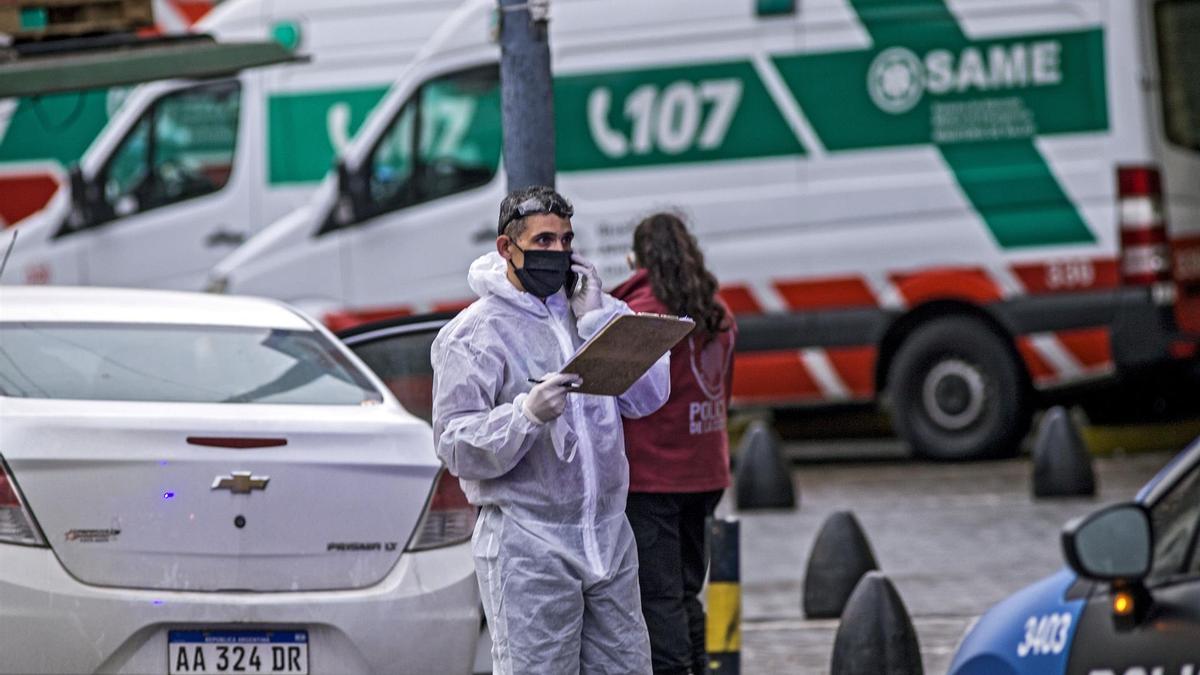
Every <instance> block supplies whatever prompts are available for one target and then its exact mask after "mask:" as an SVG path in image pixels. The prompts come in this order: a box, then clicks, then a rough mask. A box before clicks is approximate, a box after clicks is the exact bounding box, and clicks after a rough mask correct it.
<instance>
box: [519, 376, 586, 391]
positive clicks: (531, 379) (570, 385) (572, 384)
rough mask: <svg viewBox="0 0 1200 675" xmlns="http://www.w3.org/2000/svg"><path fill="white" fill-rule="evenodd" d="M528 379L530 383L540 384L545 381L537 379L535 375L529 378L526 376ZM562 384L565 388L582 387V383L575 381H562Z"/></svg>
mask: <svg viewBox="0 0 1200 675" xmlns="http://www.w3.org/2000/svg"><path fill="white" fill-rule="evenodd" d="M528 380H529V382H530V384H541V383H543V382H545V380H539V379H537V378H536V377H530V378H528ZM562 386H564V387H566V388H567V389H578V388H580V387H582V386H583V385H582V384H577V383H575V382H564V383H563V384H562Z"/></svg>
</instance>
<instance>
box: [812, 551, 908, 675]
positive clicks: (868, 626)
mask: <svg viewBox="0 0 1200 675" xmlns="http://www.w3.org/2000/svg"><path fill="white" fill-rule="evenodd" d="M863 673H871V675H923V674H924V668H923V667H922V665H921V648H920V645H919V643H918V642H917V632H916V630H914V629H913V625H912V620H911V619H909V618H908V610H906V609H905V608H904V601H903V600H901V599H900V594H899V593H897V592H896V589H895V587H894V586H892V582H891V581H888V578H887V577H886V576H884V574H883V573H882V572H868V573H867V575H866V576H864V577H863V578H862V581H859V582H858V586H857V587H855V589H854V593H852V594H851V595H850V600H849V601H848V602H847V603H846V610H845V611H844V612H842V621H841V623H840V624H839V625H838V630H837V635H835V636H834V638H833V659H832V663H831V664H830V675H862V674H863Z"/></svg>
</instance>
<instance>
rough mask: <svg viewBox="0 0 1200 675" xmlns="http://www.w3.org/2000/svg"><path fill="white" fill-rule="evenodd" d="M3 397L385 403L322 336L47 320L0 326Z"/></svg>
mask: <svg viewBox="0 0 1200 675" xmlns="http://www.w3.org/2000/svg"><path fill="white" fill-rule="evenodd" d="M0 394H3V395H4V396H12V397H20V398H49V399H76V400H95V401H161V402H180V403H271V404H296V405H364V404H370V403H378V402H381V401H382V400H383V397H382V395H381V394H380V393H379V391H377V390H376V389H375V387H373V386H372V384H371V381H370V380H368V379H367V378H366V377H365V376H364V375H363V374H362V372H361V371H360V370H359V369H358V367H356V366H355V364H354V363H353V362H351V361H350V360H348V359H347V358H346V357H345V356H344V355H343V354H342V353H341V352H340V351H338V349H337V348H336V347H335V346H334V345H333V344H332V343H331V342H330V341H329V340H328V339H327V338H325V337H324V336H323V335H321V334H320V333H317V332H316V331H306V330H281V329H273V328H249V327H240V326H238V327H223V326H180V325H160V324H79V323H77V324H66V323H41V322H36V323H35V322H29V323H22V322H7V323H0Z"/></svg>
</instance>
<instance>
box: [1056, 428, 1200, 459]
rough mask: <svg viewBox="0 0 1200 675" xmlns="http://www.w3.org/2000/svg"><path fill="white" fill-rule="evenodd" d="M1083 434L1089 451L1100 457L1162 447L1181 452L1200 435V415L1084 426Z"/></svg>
mask: <svg viewBox="0 0 1200 675" xmlns="http://www.w3.org/2000/svg"><path fill="white" fill-rule="evenodd" d="M1080 435H1082V436H1083V442H1084V443H1085V444H1087V447H1088V451H1089V452H1090V453H1091V454H1093V455H1096V456H1098V457H1108V456H1110V455H1114V454H1118V453H1140V452H1156V451H1161V450H1173V451H1176V452H1178V451H1179V450H1180V449H1182V448H1185V447H1187V445H1188V444H1189V443H1191V442H1192V441H1193V440H1195V439H1196V438H1197V437H1200V419H1195V420H1186V421H1182V422H1175V423H1172V424H1137V425H1125V426H1084V427H1082V428H1081V429H1080Z"/></svg>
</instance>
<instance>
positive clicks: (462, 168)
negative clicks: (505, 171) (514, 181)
mask: <svg viewBox="0 0 1200 675" xmlns="http://www.w3.org/2000/svg"><path fill="white" fill-rule="evenodd" d="M420 117H421V137H420V146H419V147H420V149H421V161H420V165H421V168H422V172H421V174H420V181H421V191H422V193H423V196H424V198H425V199H436V198H438V197H443V196H445V195H451V194H454V193H456V192H461V191H463V190H467V189H470V188H473V187H478V186H480V185H485V184H487V183H488V182H489V181H490V180H491V179H492V176H494V175H495V174H496V169H497V167H498V166H499V165H500V139H501V138H502V136H503V134H502V133H501V130H500V76H499V71H498V69H497V68H496V67H495V66H492V67H486V68H477V69H475V70H470V71H467V72H463V73H458V74H455V75H451V76H448V77H443V78H440V79H437V80H434V81H432V82H430V83H428V84H426V85H425V87H424V90H423V91H422V92H421V116H420Z"/></svg>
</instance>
